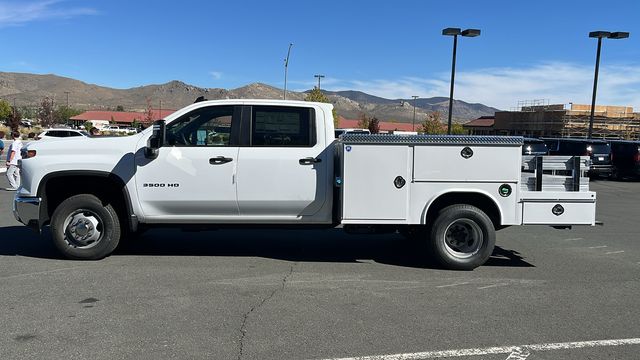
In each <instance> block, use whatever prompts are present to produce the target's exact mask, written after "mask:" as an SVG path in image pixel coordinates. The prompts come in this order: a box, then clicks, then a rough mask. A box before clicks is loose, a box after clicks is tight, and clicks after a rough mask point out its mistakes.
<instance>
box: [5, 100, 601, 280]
mask: <svg viewBox="0 0 640 360" xmlns="http://www.w3.org/2000/svg"><path fill="white" fill-rule="evenodd" d="M72 142H73V143H72ZM522 143H523V140H522V138H521V137H492V136H429V135H370V134H349V133H347V134H344V135H342V136H341V137H340V138H339V139H336V138H335V133H334V127H333V116H332V105H330V104H324V103H311V102H301V101H280V100H246V99H244V100H216V101H203V102H198V103H195V104H192V105H189V106H187V107H185V108H183V109H181V110H179V111H177V112H175V113H173V114H171V115H170V116H168V117H167V118H166V119H165V120H159V121H156V122H155V123H154V125H153V127H152V128H148V129H146V130H145V131H143V132H141V133H139V134H136V135H133V136H129V137H121V138H82V139H78V140H69V141H65V142H49V143H38V142H35V143H31V144H29V145H28V146H27V147H26V149H25V156H24V158H23V160H22V161H21V163H20V166H21V169H22V187H21V188H20V189H19V190H18V191H17V192H16V196H15V199H14V215H15V217H16V218H17V219H18V220H19V221H21V222H22V223H24V224H26V225H28V226H30V227H32V228H34V229H36V230H41V229H42V228H43V227H44V226H46V225H50V228H51V235H52V239H53V242H54V244H55V246H56V247H57V248H58V249H59V250H60V252H61V253H62V254H64V255H65V256H66V257H68V258H72V259H100V258H103V257H105V256H108V255H109V254H111V253H112V252H113V251H114V249H115V248H116V246H117V245H118V243H119V241H120V240H121V239H122V238H125V237H127V236H132V235H133V234H135V233H136V232H138V231H140V230H142V229H145V228H150V227H154V226H165V227H166V226H175V227H182V228H187V227H189V226H194V225H195V226H197V227H198V228H218V227H223V226H224V227H229V226H232V227H233V226H236V227H245V226H254V227H255V226H269V227H273V226H278V227H282V228H289V227H293V228H300V227H310V228H333V227H337V226H340V225H341V226H342V228H343V229H344V230H345V231H347V232H358V233H361V232H367V231H368V232H375V233H380V232H389V233H392V232H393V233H395V232H400V233H401V234H403V235H404V236H406V237H409V238H412V239H416V240H419V241H421V242H423V244H425V250H424V253H425V256H428V257H430V258H432V259H433V260H435V261H436V262H437V263H438V264H440V265H441V266H442V267H444V268H448V269H465V270H469V269H473V268H475V267H477V266H480V265H482V264H483V263H484V262H485V261H487V259H488V258H489V256H490V255H491V254H492V251H493V248H494V244H495V239H496V235H495V231H496V230H497V229H501V228H504V227H507V226H511V225H534V224H537V225H551V226H554V227H570V226H572V225H595V223H596V221H595V208H596V194H595V193H594V192H592V191H589V188H588V178H586V177H584V173H585V172H586V171H587V170H588V163H587V160H588V159H587V158H586V157H558V158H555V157H550V156H544V157H536V156H529V157H527V156H525V157H523V156H522V154H521V151H522ZM550 168H553V169H556V168H563V169H566V170H568V171H570V173H571V175H570V176H555V175H548V171H546V172H543V170H548V169H550ZM301 241H304V240H301ZM399 246H402V245H401V244H400V243H399Z"/></svg>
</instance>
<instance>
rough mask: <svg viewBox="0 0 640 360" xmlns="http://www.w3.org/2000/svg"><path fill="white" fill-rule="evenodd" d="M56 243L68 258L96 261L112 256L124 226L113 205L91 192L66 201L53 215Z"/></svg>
mask: <svg viewBox="0 0 640 360" xmlns="http://www.w3.org/2000/svg"><path fill="white" fill-rule="evenodd" d="M51 234H52V237H53V243H54V245H55V246H56V248H58V250H59V251H60V252H61V253H62V254H63V255H64V256H66V257H68V258H70V259H77V260H97V259H102V258H104V257H106V256H108V255H110V254H111V253H112V252H113V250H115V248H116V247H117V246H118V242H119V241H120V236H121V229H120V221H119V219H118V214H117V213H116V211H115V209H114V208H113V206H112V205H111V204H103V203H102V201H100V199H98V198H97V197H96V196H94V195H90V194H80V195H74V196H72V197H70V198H68V199H66V200H64V201H63V202H62V203H60V205H58V207H57V208H56V209H55V211H54V212H53V215H52V216H51Z"/></svg>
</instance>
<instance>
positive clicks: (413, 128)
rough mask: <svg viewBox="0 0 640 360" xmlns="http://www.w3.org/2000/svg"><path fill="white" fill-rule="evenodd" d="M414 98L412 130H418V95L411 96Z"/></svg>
mask: <svg viewBox="0 0 640 360" xmlns="http://www.w3.org/2000/svg"><path fill="white" fill-rule="evenodd" d="M411 97H412V98H413V123H412V124H413V125H412V126H411V129H412V130H411V131H416V101H417V99H418V98H419V96H417V95H413V96H411Z"/></svg>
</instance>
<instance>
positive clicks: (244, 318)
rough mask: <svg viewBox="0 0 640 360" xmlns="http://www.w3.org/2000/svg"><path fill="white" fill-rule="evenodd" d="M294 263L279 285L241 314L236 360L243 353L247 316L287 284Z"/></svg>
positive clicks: (239, 358) (240, 359)
mask: <svg viewBox="0 0 640 360" xmlns="http://www.w3.org/2000/svg"><path fill="white" fill-rule="evenodd" d="M295 265H296V263H294V264H292V265H291V267H290V268H289V272H288V273H287V274H285V275H284V277H283V278H282V280H281V282H280V286H278V287H277V288H275V289H273V291H272V292H271V293H270V294H269V295H267V296H266V297H264V298H263V299H262V300H260V302H259V303H258V304H257V305H254V306H253V307H252V308H251V309H250V310H249V311H247V312H246V313H244V315H243V316H242V325H240V339H239V345H238V347H239V351H238V357H237V359H238V360H242V355H243V351H244V340H245V338H246V336H247V329H246V327H247V320H248V319H249V316H250V315H251V314H252V313H253V312H257V311H258V310H259V309H260V308H261V307H262V305H264V304H265V303H266V302H267V301H269V300H271V298H273V297H274V296H275V295H276V294H277V293H278V292H279V291H282V290H284V287H285V286H286V284H287V280H288V279H289V277H290V276H291V274H292V273H293V267H294V266H295Z"/></svg>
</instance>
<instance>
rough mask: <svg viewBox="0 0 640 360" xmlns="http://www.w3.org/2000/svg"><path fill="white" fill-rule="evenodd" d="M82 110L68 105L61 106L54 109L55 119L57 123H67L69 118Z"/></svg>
mask: <svg viewBox="0 0 640 360" xmlns="http://www.w3.org/2000/svg"><path fill="white" fill-rule="evenodd" d="M81 113H82V111H80V110H78V109H73V108H70V107H66V106H60V107H58V108H57V109H55V110H54V111H53V119H54V121H55V122H56V123H57V124H63V123H64V124H66V123H68V122H69V119H70V118H72V117H74V116H76V115H78V114H81Z"/></svg>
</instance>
